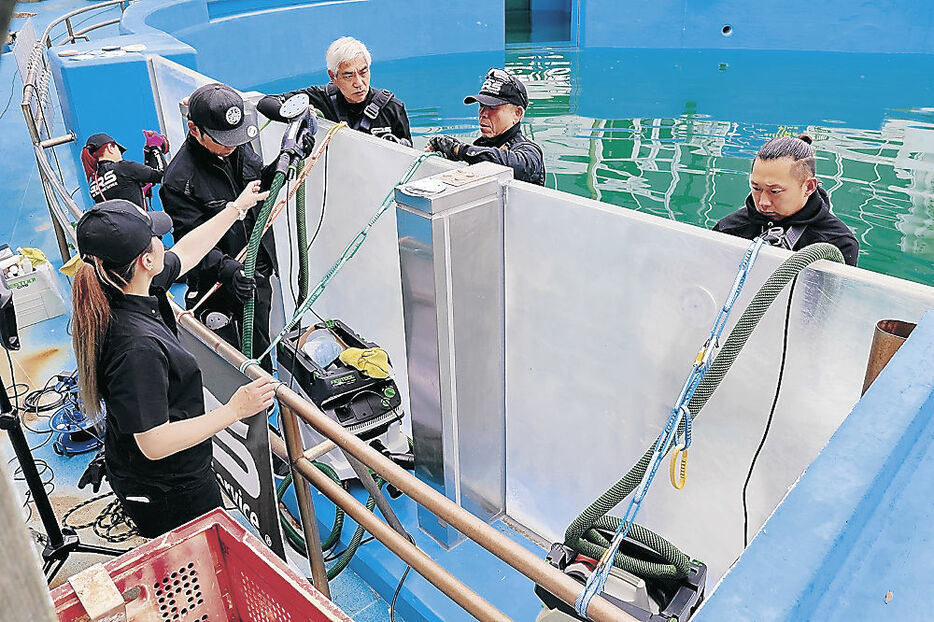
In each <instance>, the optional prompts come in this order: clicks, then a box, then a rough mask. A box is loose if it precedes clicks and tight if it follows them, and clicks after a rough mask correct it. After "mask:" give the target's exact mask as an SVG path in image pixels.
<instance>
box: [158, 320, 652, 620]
mask: <svg viewBox="0 0 934 622" xmlns="http://www.w3.org/2000/svg"><path fill="white" fill-rule="evenodd" d="M173 310H174V311H175V313H176V314H177V315H178V316H179V317H178V322H179V324H181V325H182V326H184V327H185V328H187V329H188V330H189V331H191V332H192V334H193V335H195V336H196V337H197V338H198V339H201V341H203V342H204V343H205V344H207V345H209V346H210V347H212V348H213V349H214V351H215V352H217V353H218V354H220V355H221V356H222V357H224V358H225V359H227V361H229V362H230V363H232V364H233V365H235V366H236V367H237V368H238V369H239V367H240V366H241V365H242V364H244V363H245V362H246V357H244V356H243V354H241V353H240V352H239V351H238V350H237V349H236V348H234V347H233V346H231V345H230V344H228V343H226V342H224V341H222V340H221V339H220V338H219V337H218V336H217V335H215V334H214V333H213V332H211V330H210V329H208V328H207V327H206V326H204V324H202V323H201V322H198V321H197V320H196V319H194V318H193V317H192V316H191V314H187V313H185V314H182V310H181V309H180V308H179V307H178V306H177V305H173ZM246 375H247V376H249V377H251V378H260V377H268V374H267V373H266V372H265V371H264V370H263V369H262V368H261V367H260V366H259V365H249V366H247V368H246ZM278 397H279V400H280V403H282V402H285V403H286V404H287V405H288V406H291V407H292V409H293V410H294V411H295V414H296V415H298V416H299V417H301V418H302V419H304V420H305V421H307V422H308V423H309V424H311V426H312V427H314V428H315V429H316V430H318V432H320V433H321V434H323V435H324V436H325V437H327V438H330V439H331V440H332V441H334V442H335V443H337V445H338V446H339V447H342V448H343V449H346V450H348V451H349V452H350V453H351V454H353V455H354V456H356V457H357V458H358V459H360V460H361V461H362V462H363V463H364V464H366V465H367V466H369V467H370V468H371V469H373V470H374V471H376V472H377V473H379V474H380V476H382V477H383V478H384V479H385V480H387V481H388V482H389V483H391V484H392V485H393V486H395V487H396V488H398V489H399V490H401V491H402V492H403V493H405V494H406V495H408V496H409V497H410V498H411V499H412V500H414V501H415V502H416V503H418V504H420V505H421V506H422V507H424V508H426V509H427V510H429V511H430V512H432V513H434V514H435V515H436V516H437V517H438V518H440V519H441V520H443V521H445V522H446V523H448V524H449V525H451V526H452V527H454V528H455V529H457V530H458V531H460V532H461V533H462V534H464V535H465V536H467V537H468V538H470V539H471V540H473V541H474V542H476V543H477V544H479V545H480V546H482V547H483V548H485V549H486V550H487V551H489V552H490V553H492V554H493V555H495V556H497V557H498V558H500V559H501V560H503V561H504V562H506V563H507V564H509V565H510V566H512V567H513V568H515V569H516V570H518V571H519V572H520V573H522V574H523V575H525V576H526V577H528V578H529V579H531V580H532V581H534V582H535V583H537V584H539V585H541V586H542V587H544V588H545V589H547V590H548V591H549V592H551V593H552V594H554V595H555V596H556V597H558V598H560V599H561V600H562V601H564V602H565V603H568V604H571V605H573V604H574V602H575V601H576V600H577V597H578V595H579V594H580V593H581V592H582V591H583V586H582V585H581V584H580V583H578V582H577V581H575V580H574V579H572V578H571V577H569V576H568V575H566V574H564V573H563V572H561V571H559V570H558V569H557V568H554V567H553V566H551V565H550V564H548V563H547V562H546V561H545V560H543V559H542V558H540V557H538V556H537V555H535V554H534V553H532V552H531V551H529V550H527V549H526V548H525V547H523V546H522V545H520V544H519V543H517V542H513V541H512V540H510V539H509V538H508V537H507V536H506V535H505V534H502V533H500V532H499V531H497V530H496V529H493V528H492V527H491V526H489V525H487V524H486V523H485V522H483V521H482V520H480V519H479V518H477V517H476V516H474V515H473V514H471V513H470V512H468V511H467V510H465V509H464V508H462V507H460V506H459V505H457V504H456V503H454V502H453V501H451V500H450V499H448V498H447V497H445V496H444V495H442V494H440V493H439V492H437V491H436V490H434V489H433V488H431V487H430V486H429V485H428V484H426V483H424V482H422V481H421V480H419V479H418V478H417V477H415V476H414V475H412V474H411V473H409V472H408V471H406V470H405V469H403V468H402V467H400V466H398V465H397V464H396V463H394V462H393V461H392V460H390V459H389V458H387V457H386V456H384V455H383V454H381V453H380V452H378V451H376V450H375V449H373V448H372V447H370V446H369V445H367V444H366V443H365V442H364V441H362V440H360V439H359V438H357V437H356V436H355V435H354V434H353V433H351V432H350V431H348V430H347V429H345V428H344V427H343V426H342V425H340V424H339V423H337V422H336V421H334V420H332V419H331V418H329V417H328V416H327V415H325V414H324V413H323V412H321V411H320V410H319V409H318V408H317V407H316V406H315V405H314V404H311V403H309V402H307V401H305V400H304V399H303V398H302V397H301V396H300V395H298V394H297V393H295V392H294V391H292V390H291V389H289V388H288V387H286V386H285V385H282V387H280V389H279V391H278ZM304 471H305V470H303V472H304ZM315 481H316V480H315V479H312V482H315ZM315 485H316V486H317V484H315ZM318 488H319V489H320V486H318ZM345 509H346V508H345ZM389 531H392V530H391V529H390V530H389ZM371 533H372V532H371ZM392 533H393V534H395V532H394V531H392ZM374 535H375V533H374ZM395 535H398V534H395ZM399 537H400V538H401V536H399ZM402 539H403V540H404V538H402ZM587 617H589V618H590V619H591V620H593V621H594V622H637V620H636V618H634V617H632V616H631V615H629V614H627V613H626V612H624V611H622V610H620V609H618V608H617V607H615V606H613V605H612V604H610V603H609V602H608V601H607V600H606V599H604V598H602V597H600V596H597V597H596V598H594V599H593V600H591V601H590V606H589V607H588V609H587Z"/></svg>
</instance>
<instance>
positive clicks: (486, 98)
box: [464, 95, 509, 106]
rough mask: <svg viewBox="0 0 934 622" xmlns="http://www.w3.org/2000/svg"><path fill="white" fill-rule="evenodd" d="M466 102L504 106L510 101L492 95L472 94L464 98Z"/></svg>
mask: <svg viewBox="0 0 934 622" xmlns="http://www.w3.org/2000/svg"><path fill="white" fill-rule="evenodd" d="M464 103H465V104H483V105H484V106H502V105H503V104H508V103H509V102H508V101H506V100H505V99H500V98H499V97H493V96H492V95H470V96H468V97H465V98H464Z"/></svg>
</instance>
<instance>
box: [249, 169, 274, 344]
mask: <svg viewBox="0 0 934 622" xmlns="http://www.w3.org/2000/svg"><path fill="white" fill-rule="evenodd" d="M284 184H285V173H276V174H275V176H274V177H273V178H272V185H271V186H269V196H267V197H266V200H265V201H263V207H262V208H261V209H260V210H259V215H258V216H257V217H256V223H255V224H254V225H253V232H252V233H251V234H250V243H249V244H248V245H247V252H246V261H245V262H244V263H243V273H244V274H245V275H246V276H247V278H250V279H252V278H253V276H254V275H255V274H256V258H257V257H258V256H259V247H260V242H261V241H262V239H263V229H265V228H266V221H267V220H269V214H270V213H271V212H272V208H273V207H274V206H275V204H276V197H278V196H279V191H280V190H282V186H283V185H284ZM255 298H256V294H255V293H254V294H253V295H252V296H250V299H249V300H247V301H246V303H244V305H243V334H242V336H241V340H240V343H241V344H242V345H241V348H240V350H241V352H243V356H245V357H247V358H251V357H252V356H253V312H254V307H255V305H256V301H255Z"/></svg>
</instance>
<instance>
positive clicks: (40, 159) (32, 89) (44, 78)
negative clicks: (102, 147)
mask: <svg viewBox="0 0 934 622" xmlns="http://www.w3.org/2000/svg"><path fill="white" fill-rule="evenodd" d="M130 3H131V2H130V0H107V1H106V2H99V3H97V4H92V5H90V6H87V7H83V8H80V9H75V10H74V11H70V12H68V13H66V14H65V15H62V16H61V17H59V18H56V19H54V20H52V21H51V22H50V23H49V25H48V26H46V28H45V30H44V31H43V32H42V36H41V37H40V38H39V39H38V40H37V41H36V43H35V46H34V47H33V49H32V51H31V53H30V58H31V62H30V65H29V68H28V70H27V72H26V75H25V76H24V77H23V99H22V102H21V103H20V107H21V108H22V111H23V117H24V120H25V121H26V128H27V129H28V130H29V135H30V138H31V139H32V143H33V145H34V146H35V156H36V165H37V166H38V167H39V175H40V179H41V180H42V187H43V191H44V193H45V200H46V205H47V207H48V209H49V215H50V216H51V218H52V227H53V229H54V231H55V238H56V240H57V242H58V247H59V252H60V253H61V256H62V261H67V260H68V259H69V258H70V256H71V251H70V246H72V247H74V246H75V240H74V227H73V226H72V223H71V221H70V220H69V218H68V215H67V213H66V212H65V211H63V210H62V208H61V205H60V201H59V199H57V198H56V196H58V197H60V198H61V201H62V202H64V204H65V207H66V208H67V211H68V212H70V214H71V216H73V217H74V218H76V219H77V218H80V216H81V213H82V210H81V208H80V207H78V205H77V204H76V203H75V202H74V200H73V199H72V198H71V194H70V193H69V192H67V191H66V190H65V187H64V174H63V173H62V167H61V164H60V163H59V161H58V154H57V153H56V152H55V147H56V146H59V145H64V144H67V143H70V142H73V141H74V140H75V139H76V137H75V135H74V133H73V132H69V133H67V134H65V135H63V136H55V137H53V136H51V135H50V128H49V122H48V119H47V118H46V114H45V110H44V107H45V102H46V98H47V97H48V85H49V80H50V79H51V71H50V70H49V67H48V59H47V57H46V55H45V50H48V49H51V48H52V47H53V43H52V30H53V29H54V28H55V27H56V26H57V25H59V24H62V23H64V24H65V29H66V31H67V33H68V38H67V39H66V40H65V42H64V43H74V42H75V41H76V40H77V39H79V38H80V39H85V40H88V36H87V35H88V33H90V32H93V31H94V30H97V29H98V28H103V27H104V26H110V25H113V24H117V23H119V22H120V19H119V18H118V19H110V20H106V21H103V22H100V23H98V24H94V25H92V26H88V27H86V28H83V29H81V30H79V31H77V32H75V30H74V25H73V24H72V21H71V19H72V18H73V17H75V16H77V15H81V14H83V13H87V12H90V11H96V10H99V9H102V8H106V7H109V6H116V5H119V6H120V12H121V14H122V13H123V11H125V10H126V7H127V6H129V5H130ZM33 104H35V110H34V109H33ZM46 150H48V151H46ZM49 154H51V157H52V160H54V162H55V167H56V168H57V169H58V173H57V174H56V172H55V171H54V170H52V165H51V163H50V162H49V157H48V156H49Z"/></svg>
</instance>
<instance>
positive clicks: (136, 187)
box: [81, 130, 169, 207]
mask: <svg viewBox="0 0 934 622" xmlns="http://www.w3.org/2000/svg"><path fill="white" fill-rule="evenodd" d="M143 133H144V134H145V135H146V146H145V147H143V158H144V160H145V162H146V164H140V163H139V162H132V161H130V160H124V159H123V154H124V153H125V152H126V148H125V147H124V146H123V145H121V144H120V143H118V142H117V141H115V140H114V139H113V138H111V137H110V135H108V134H104V133H103V132H101V133H98V134H94V135H93V136H91V137H90V138H88V141H87V143H85V145H84V148H83V149H82V150H81V164H82V165H83V166H84V174H85V176H86V177H87V178H88V189H89V191H90V193H91V198H92V199H94V202H95V203H100V202H101V201H107V200H108V199H126V200H127V201H131V202H133V203H135V204H136V205H139V206H140V207H145V206H146V203H147V199H149V198H151V197H152V186H153V184H157V183H159V182H161V181H162V175H163V173H164V172H165V153H166V152H167V151H168V148H169V145H168V142H167V141H166V140H165V137H164V136H162V135H161V134H157V133H156V132H151V131H148V130H143Z"/></svg>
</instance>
